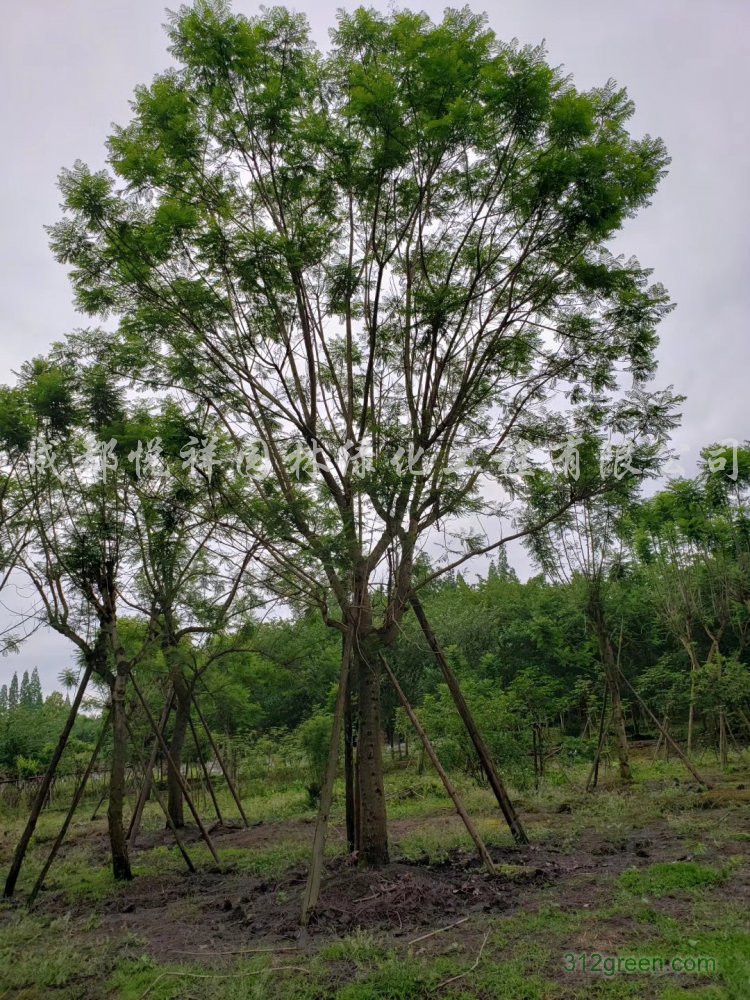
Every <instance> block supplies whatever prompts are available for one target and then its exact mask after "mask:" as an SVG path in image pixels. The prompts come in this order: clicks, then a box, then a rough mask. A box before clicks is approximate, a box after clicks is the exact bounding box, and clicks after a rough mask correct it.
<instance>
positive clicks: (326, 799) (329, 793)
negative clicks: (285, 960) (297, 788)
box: [300, 633, 352, 927]
mask: <svg viewBox="0 0 750 1000" xmlns="http://www.w3.org/2000/svg"><path fill="white" fill-rule="evenodd" d="M351 651H352V638H351V633H347V634H346V636H345V638H344V644H343V650H342V653H341V671H340V673H339V689H338V694H337V696H336V707H335V708H334V711H333V726H332V728H331V742H330V744H329V747H328V761H327V763H326V770H325V776H324V778H323V787H322V788H321V790H320V803H319V805H318V816H317V819H316V821H315V833H314V835H313V846H312V853H311V856H310V871H309V872H308V875H307V885H306V886H305V894H304V896H303V898H302V913H301V915H300V923H301V924H302V926H303V927H305V926H306V925H307V923H308V922H309V920H310V915H311V914H312V911H313V910H314V909H315V906H316V905H317V902H318V896H319V895H320V879H321V875H322V872H323V858H324V854H325V846H326V832H327V829H328V816H329V814H330V811H331V803H332V801H333V783H334V781H335V780H336V769H337V767H338V762H339V740H340V738H341V726H342V723H343V719H344V706H345V704H346V692H347V689H348V687H349V661H350V657H351Z"/></svg>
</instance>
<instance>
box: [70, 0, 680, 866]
mask: <svg viewBox="0 0 750 1000" xmlns="http://www.w3.org/2000/svg"><path fill="white" fill-rule="evenodd" d="M169 38H170V43H171V53H172V55H173V57H174V59H175V62H176V65H175V67H174V68H173V69H170V70H169V71H167V72H166V73H164V74H162V75H161V76H159V77H157V78H156V80H155V81H154V82H153V84H152V85H151V86H150V87H142V88H139V89H138V90H137V92H136V95H135V98H134V101H133V112H132V119H131V121H130V122H129V123H128V124H127V125H125V126H123V127H121V128H117V129H116V130H115V131H114V133H113V134H112V136H111V137H110V140H109V165H110V169H109V170H107V171H102V172H92V171H91V170H89V169H88V168H87V167H85V166H84V165H83V164H81V163H78V164H76V166H75V167H74V168H73V169H72V170H68V171H65V172H64V173H63V175H62V178H61V190H62V194H63V201H64V210H65V217H64V219H63V220H62V221H60V222H59V223H58V224H57V225H55V226H53V227H52V230H51V237H52V247H53V250H54V252H55V254H56V255H57V257H58V259H59V260H60V261H61V262H63V263H65V264H66V265H68V266H69V267H70V269H71V279H72V283H73V287H74V289H75V295H76V300H77V303H78V306H79V307H80V308H81V309H82V310H84V311H85V312H88V313H90V314H95V315H113V316H115V317H116V319H117V331H116V333H114V334H110V333H105V332H101V331H99V332H97V334H96V336H95V337H92V338H90V339H89V341H88V349H89V350H90V351H91V352H93V353H99V354H101V353H102V352H104V354H105V355H106V359H107V360H106V363H107V364H108V365H109V366H111V367H112V368H116V369H119V370H120V371H121V372H123V373H124V374H127V375H132V376H135V375H137V377H138V378H139V379H147V380H150V381H151V382H152V384H154V385H159V386H172V385H179V386H180V387H181V388H183V389H184V390H186V391H187V392H188V393H189V394H190V395H191V396H192V397H193V398H194V399H195V400H196V401H197V402H198V403H199V404H201V405H205V406H207V407H211V408H213V409H214V411H215V413H216V415H217V418H218V419H220V420H221V421H222V422H223V424H224V428H225V432H226V433H227V434H228V435H229V436H230V437H231V438H232V439H233V440H234V441H235V442H236V443H237V445H238V446H240V447H245V446H249V444H250V442H251V441H253V440H255V441H257V442H259V443H260V446H261V447H262V450H263V452H264V454H265V456H266V457H267V467H268V469H269V470H270V473H271V476H270V477H268V476H267V477H265V478H263V479H261V478H260V476H259V475H258V472H257V470H256V471H255V472H254V473H252V474H251V475H252V476H254V481H255V482H256V484H257V497H258V498H259V499H258V502H257V504H256V505H255V508H254V511H253V517H254V518H258V517H260V518H261V519H262V524H263V528H264V535H265V541H266V559H267V566H268V574H269V585H270V584H273V583H274V582H275V583H277V584H278V585H279V586H282V585H283V588H282V589H283V590H284V592H285V593H286V594H287V595H288V597H289V598H290V599H292V598H293V597H295V596H296V598H297V600H298V601H299V602H302V603H306V604H308V605H313V606H316V607H318V608H319V609H320V611H321V613H322V614H323V616H324V618H325V620H326V621H327V622H328V623H329V624H330V625H331V626H332V627H334V628H337V629H338V630H340V631H341V632H342V633H345V634H346V635H348V636H350V638H351V640H352V641H351V649H352V681H353V687H354V689H355V692H356V703H357V707H358V725H359V734H358V748H359V768H358V784H359V788H358V798H359V801H360V803H361V823H360V831H361V832H360V842H359V849H360V850H359V856H360V858H361V859H362V860H363V861H364V862H366V863H372V864H379V863H382V862H384V861H386V860H387V858H388V841H387V830H386V810H385V794H384V789H383V774H382V762H381V745H380V744H381V733H380V729H381V707H380V666H379V657H378V653H379V649H380V648H381V647H382V646H383V645H384V644H385V645H387V644H389V643H392V642H393V641H394V640H395V638H396V637H397V635H398V632H399V628H400V623H401V620H402V618H403V616H404V614H405V613H406V611H407V609H408V608H409V607H410V605H411V603H412V597H413V588H414V564H415V560H416V559H417V557H418V555H419V552H420V550H421V548H423V547H424V546H425V545H426V544H428V542H429V540H430V539H431V538H434V537H436V535H437V533H440V532H442V533H443V536H444V538H445V539H446V541H447V545H446V558H445V560H444V561H443V563H442V564H441V566H440V567H439V569H438V572H444V571H446V570H448V569H450V568H455V567H456V566H457V565H459V564H461V563H462V562H464V561H466V560H467V559H469V558H472V557H473V556H474V555H476V554H477V553H479V552H488V551H491V550H492V549H493V548H495V547H497V546H499V545H501V544H502V543H503V541H504V538H503V529H502V528H501V529H500V530H498V524H501V525H502V524H503V520H505V521H507V519H509V518H512V517H513V516H515V515H516V514H517V513H518V512H519V511H520V510H521V509H523V505H524V496H525V493H526V490H527V486H526V481H525V480H524V478H523V476H520V475H519V470H518V469H515V470H509V469H508V465H507V462H506V461H504V458H506V457H507V454H508V451H509V449H513V448H517V447H519V446H521V445H522V442H524V441H525V442H531V443H532V444H533V445H535V446H536V447H542V446H545V445H548V444H549V443H550V441H551V440H554V441H555V442H558V441H560V440H564V439H565V437H566V436H567V432H568V430H569V429H570V428H571V427H572V423H571V413H572V409H571V408H573V409H574V408H575V406H576V405H577V404H578V403H579V402H580V401H581V400H582V399H583V398H585V397H587V396H590V397H592V398H593V399H594V400H595V402H596V408H597V413H598V416H597V420H598V423H599V424H600V425H602V426H603V425H606V424H607V423H608V422H617V423H618V424H619V425H620V426H622V425H625V424H628V422H631V423H632V422H633V421H638V422H639V425H640V424H641V423H642V414H643V413H650V414H652V415H654V414H656V413H657V410H658V409H659V407H654V406H652V405H651V404H650V400H649V395H648V393H647V392H646V389H645V382H646V380H647V379H648V378H649V377H650V376H651V375H652V374H653V371H654V364H655V361H654V347H655V344H656V335H655V328H656V325H657V323H658V321H659V319H660V318H661V317H662V316H663V314H664V313H665V312H666V311H667V309H668V301H667V296H666V294H665V292H664V290H663V289H662V288H661V287H660V286H658V285H650V284H649V272H648V271H647V270H645V269H644V268H642V267H641V266H640V265H639V264H638V262H637V261H635V260H633V259H631V260H627V261H626V260H624V259H622V258H616V257H614V256H613V255H612V254H611V253H610V252H609V251H608V249H607V240H608V239H609V238H610V237H611V236H613V235H614V234H615V233H616V232H617V231H618V229H619V228H620V227H621V226H622V224H623V223H624V222H625V220H626V219H628V218H629V217H630V216H631V215H632V214H634V213H635V212H636V211H637V210H638V209H639V208H641V207H643V206H644V205H646V204H647V203H648V200H649V198H650V196H651V195H652V193H653V191H654V190H655V188H656V186H657V184H658V181H659V179H660V177H661V176H662V174H663V173H664V170H665V168H666V165H667V162H668V161H667V156H666V153H665V150H664V147H663V144H662V143H661V142H660V141H659V140H657V139H653V138H651V137H649V136H646V137H644V138H642V139H633V138H632V137H631V136H630V135H629V134H628V132H627V123H628V120H629V118H630V117H631V115H632V113H633V105H632V103H631V102H630V101H629V99H628V97H627V95H626V93H625V91H624V90H620V89H618V88H616V87H615V86H614V84H613V83H611V82H610V83H607V84H606V85H605V86H603V87H600V88H596V89H593V90H590V91H586V92H583V91H579V90H577V89H576V88H575V87H574V86H573V84H572V82H571V81H570V79H569V78H567V77H565V76H563V75H562V73H561V72H560V71H558V70H555V69H553V68H552V67H550V66H549V65H548V64H547V63H546V62H545V59H544V53H543V51H542V50H541V49H538V48H537V49H535V48H520V47H518V46H517V45H506V44H503V43H501V42H500V41H499V40H498V39H496V38H495V36H494V35H493V33H492V32H491V31H489V30H488V28H487V26H486V22H485V20H484V19H483V18H482V17H480V16H477V15H474V14H472V13H471V12H470V11H469V10H468V9H463V10H459V11H456V10H449V11H447V12H446V14H445V16H444V18H443V20H442V21H441V22H440V23H439V24H433V23H432V22H431V21H430V20H429V19H428V18H427V16H426V15H424V14H415V13H411V12H408V11H402V12H397V13H392V14H388V15H381V14H378V13H376V12H374V11H370V10H365V9H359V10H356V11H354V12H353V13H351V14H348V13H347V14H343V13H342V14H340V15H339V19H338V24H337V27H336V30H335V31H334V32H333V42H332V46H331V49H330V51H329V52H327V53H325V54H323V53H320V52H317V51H316V50H315V48H314V46H313V44H312V42H311V41H310V36H309V30H308V26H307V24H306V22H305V20H304V18H303V17H301V16H298V15H294V14H292V13H290V12H288V11H286V10H284V9H283V8H273V9H271V10H269V11H266V12H265V13H263V14H262V15H260V16H259V17H256V18H252V19H247V18H244V17H242V16H239V15H235V14H233V13H232V12H231V10H230V9H229V6H228V5H227V4H226V3H224V2H221V0H216V2H211V0H200V2H197V3H196V4H195V5H194V6H192V7H183V8H181V9H180V11H179V12H178V13H177V14H175V15H174V16H172V17H171V19H170V24H169ZM622 391H625V393H631V395H630V397H627V396H626V397H623V396H622ZM623 398H625V399H626V400H628V401H627V402H623ZM618 400H619V402H618ZM662 403H663V404H664V406H666V407H667V408H668V400H666V398H663V399H662ZM664 406H663V407H662V410H663V409H664ZM302 451H304V453H305V454H309V453H312V454H313V455H314V462H313V463H312V465H311V467H310V468H305V467H304V466H305V464H306V463H305V462H300V461H298V458H299V454H300V452H302ZM579 496H580V494H579V493H577V492H576V491H572V492H571V493H569V494H568V495H567V496H565V497H562V498H560V506H559V508H558V509H556V510H549V511H548V512H547V513H546V515H545V517H546V518H548V519H549V520H550V521H551V520H553V519H554V517H555V516H557V514H558V513H559V511H560V510H563V509H565V508H566V507H568V506H569V505H570V504H571V503H573V502H574V501H575V500H577V499H578V498H579ZM498 516H499V517H500V519H501V520H500V521H498ZM476 518H479V519H480V522H481V523H482V525H483V526H482V530H481V532H480V533H479V535H478V534H477V530H476V520H474V519H476ZM485 533H489V534H485ZM505 537H507V531H506V536H505Z"/></svg>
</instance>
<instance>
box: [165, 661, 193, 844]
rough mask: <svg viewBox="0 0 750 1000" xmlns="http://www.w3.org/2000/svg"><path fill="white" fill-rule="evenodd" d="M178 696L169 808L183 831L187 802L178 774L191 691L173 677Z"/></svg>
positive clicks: (170, 750)
mask: <svg viewBox="0 0 750 1000" xmlns="http://www.w3.org/2000/svg"><path fill="white" fill-rule="evenodd" d="M173 683H174V689H175V694H176V705H177V707H176V710H175V719H174V729H173V730H172V739H171V740H170V741H169V755H170V758H171V761H170V763H169V765H168V767H167V808H168V809H169V815H170V817H171V819H172V822H173V823H174V825H175V826H176V827H177V829H178V830H179V829H181V828H182V827H183V826H184V825H185V802H184V799H183V796H182V784H181V783H180V779H179V777H178V775H177V772H178V771H179V770H180V768H181V767H182V753H183V750H184V748H185V737H186V735H187V730H188V723H189V722H190V704H191V697H190V689H189V687H188V685H187V683H186V681H185V679H184V678H183V677H182V676H181V675H180V677H179V679H175V678H174V677H173Z"/></svg>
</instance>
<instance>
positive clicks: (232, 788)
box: [192, 693, 250, 827]
mask: <svg viewBox="0 0 750 1000" xmlns="http://www.w3.org/2000/svg"><path fill="white" fill-rule="evenodd" d="M192 698H193V705H195V711H196V712H197V713H198V718H199V719H200V720H201V725H202V726H203V729H204V730H205V733H206V736H207V737H208V742H209V743H210V744H211V749H212V750H213V752H214V756H215V757H216V760H217V762H218V765H219V767H220V768H221V771H222V774H223V775H224V779H225V781H226V783H227V787H228V788H229V791H230V792H231V793H232V798H233V799H234V801H235V804H236V806H237V808H238V809H239V811H240V816H241V817H242V822H243V823H244V825H245V826H246V827H247V826H250V824H249V822H248V820H247V816H246V815H245V810H244V809H243V808H242V800H241V799H240V794H239V792H238V791H237V788H236V786H235V784H234V782H233V781H232V778H231V776H230V774H229V768H228V767H227V765H226V764H225V763H224V759H223V757H222V756H221V754H220V753H219V748H218V747H217V745H216V740H215V739H214V737H213V733H212V732H211V730H210V729H209V728H208V723H207V722H206V718H205V716H204V714H203V712H201V707H200V705H199V704H198V699H197V698H196V697H195V693H193V695H192Z"/></svg>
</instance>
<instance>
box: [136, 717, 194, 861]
mask: <svg viewBox="0 0 750 1000" xmlns="http://www.w3.org/2000/svg"><path fill="white" fill-rule="evenodd" d="M125 724H126V726H127V727H128V732H129V733H130V739H131V741H132V742H133V743H135V739H134V736H133V729H132V727H131V725H130V723H129V722H128V721H127V720H126V722H125ZM144 777H145V775H144ZM154 798H155V799H156V801H157V802H158V803H159V806H160V808H161V811H162V812H163V813H164V817H165V819H166V821H167V826H168V827H169V829H170V830H171V831H172V836H173V837H174V839H175V843H176V844H177V847H178V848H179V851H180V854H181V855H182V857H183V860H184V861H185V864H186V865H187V867H188V871H189V872H192V874H195V865H194V864H193V861H192V858H191V857H190V855H189V854H188V852H187V850H186V849H185V845H184V844H183V843H182V840H181V838H180V833H179V830H178V829H177V826H176V825H175V821H174V820H173V819H172V816H171V815H170V812H169V808H168V806H167V804H166V802H165V801H164V798H163V796H162V794H161V792H160V791H159V789H158V788H156V787H154Z"/></svg>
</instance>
